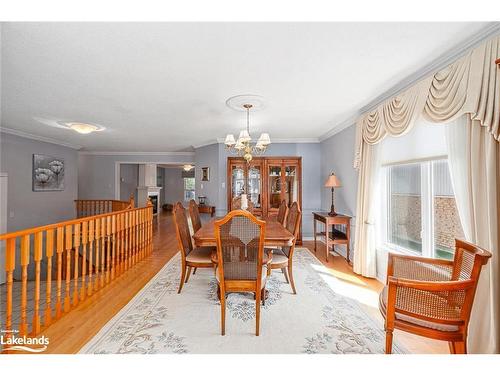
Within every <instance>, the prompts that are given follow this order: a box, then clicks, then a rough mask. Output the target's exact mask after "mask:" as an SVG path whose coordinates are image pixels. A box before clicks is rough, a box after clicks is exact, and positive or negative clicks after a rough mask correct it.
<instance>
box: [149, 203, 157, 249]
mask: <svg viewBox="0 0 500 375" xmlns="http://www.w3.org/2000/svg"><path fill="white" fill-rule="evenodd" d="M159 214H160V213H158V215H159ZM148 223H149V254H152V253H153V209H150V210H149V218H148Z"/></svg>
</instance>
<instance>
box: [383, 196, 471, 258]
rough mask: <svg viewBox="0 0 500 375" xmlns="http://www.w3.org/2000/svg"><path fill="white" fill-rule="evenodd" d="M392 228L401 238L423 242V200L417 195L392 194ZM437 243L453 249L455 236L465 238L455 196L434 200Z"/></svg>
mask: <svg viewBox="0 0 500 375" xmlns="http://www.w3.org/2000/svg"><path fill="white" fill-rule="evenodd" d="M391 204H392V213H393V220H392V228H393V233H394V234H396V235H397V236H398V237H400V238H404V239H408V240H411V241H415V242H421V238H420V232H421V230H422V225H421V223H422V218H421V216H422V215H421V200H420V196H415V195H403V194H393V195H392V203H391ZM434 226H435V232H434V237H435V241H436V245H437V246H440V247H445V248H450V249H453V248H454V247H455V238H464V234H463V231H462V226H461V224H460V218H459V216H458V211H457V206H456V204H455V199H454V197H436V199H435V202H434Z"/></svg>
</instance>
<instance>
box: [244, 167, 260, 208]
mask: <svg viewBox="0 0 500 375" xmlns="http://www.w3.org/2000/svg"><path fill="white" fill-rule="evenodd" d="M261 169H262V168H261V165H260V164H255V165H250V167H249V168H248V173H247V175H248V198H249V199H250V200H251V201H252V203H253V207H254V208H255V209H261V208H262V201H261V186H262V183H261V181H262V173H261Z"/></svg>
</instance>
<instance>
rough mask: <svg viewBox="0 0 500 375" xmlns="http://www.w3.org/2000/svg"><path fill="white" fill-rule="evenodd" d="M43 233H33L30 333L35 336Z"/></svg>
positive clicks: (37, 319) (38, 321) (37, 322)
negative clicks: (33, 298) (33, 278)
mask: <svg viewBox="0 0 500 375" xmlns="http://www.w3.org/2000/svg"><path fill="white" fill-rule="evenodd" d="M42 246H43V232H38V233H35V249H34V253H33V259H34V261H35V301H34V303H35V306H34V311H33V323H32V327H31V332H32V333H33V334H35V335H38V334H39V333H40V262H41V260H42Z"/></svg>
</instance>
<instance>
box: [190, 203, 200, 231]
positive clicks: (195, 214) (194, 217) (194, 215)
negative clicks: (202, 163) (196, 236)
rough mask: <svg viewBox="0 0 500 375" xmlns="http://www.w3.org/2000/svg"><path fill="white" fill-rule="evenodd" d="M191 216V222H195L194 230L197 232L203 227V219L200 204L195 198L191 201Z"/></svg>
mask: <svg viewBox="0 0 500 375" xmlns="http://www.w3.org/2000/svg"><path fill="white" fill-rule="evenodd" d="M189 216H190V217H191V223H192V224H193V231H194V233H196V232H197V231H198V230H199V229H200V228H201V219H200V211H199V210H198V205H197V204H196V201H195V200H194V199H191V200H190V201H189Z"/></svg>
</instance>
